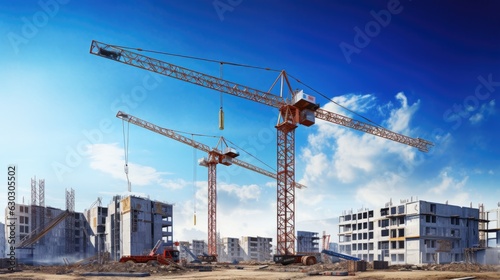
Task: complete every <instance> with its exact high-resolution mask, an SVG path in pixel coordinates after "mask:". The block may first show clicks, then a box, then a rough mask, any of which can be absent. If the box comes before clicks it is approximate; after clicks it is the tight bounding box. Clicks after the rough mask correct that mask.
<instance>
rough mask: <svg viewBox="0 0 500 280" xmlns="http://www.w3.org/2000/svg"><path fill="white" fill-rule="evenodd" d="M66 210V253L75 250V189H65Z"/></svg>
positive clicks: (71, 252)
mask: <svg viewBox="0 0 500 280" xmlns="http://www.w3.org/2000/svg"><path fill="white" fill-rule="evenodd" d="M66 210H67V211H68V212H69V213H70V215H68V216H67V217H66V228H65V242H66V246H65V248H66V254H68V255H69V254H73V253H74V252H75V190H73V189H72V188H70V189H69V191H68V190H67V189H66Z"/></svg>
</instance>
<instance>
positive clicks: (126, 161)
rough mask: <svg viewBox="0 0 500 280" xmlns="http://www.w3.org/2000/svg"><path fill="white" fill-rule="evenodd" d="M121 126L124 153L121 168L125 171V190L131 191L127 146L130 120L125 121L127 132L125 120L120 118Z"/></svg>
mask: <svg viewBox="0 0 500 280" xmlns="http://www.w3.org/2000/svg"><path fill="white" fill-rule="evenodd" d="M122 127H123V150H124V153H125V165H124V166H123V170H124V171H125V176H126V177H127V190H128V192H131V191H132V186H131V184H130V178H129V177H128V146H129V142H130V141H129V132H130V122H127V132H125V120H122Z"/></svg>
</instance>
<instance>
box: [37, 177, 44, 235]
mask: <svg viewBox="0 0 500 280" xmlns="http://www.w3.org/2000/svg"><path fill="white" fill-rule="evenodd" d="M38 206H40V222H39V223H38V224H39V226H40V227H43V226H45V179H40V180H38ZM38 242H39V243H40V244H44V238H41V239H40V240H39V241H38Z"/></svg>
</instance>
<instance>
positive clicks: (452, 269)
mask: <svg viewBox="0 0 500 280" xmlns="http://www.w3.org/2000/svg"><path fill="white" fill-rule="evenodd" d="M3 272H5V270H4V271H3ZM90 272H92V273H97V272H100V273H101V274H106V273H108V274H111V273H124V274H123V275H120V276H102V275H101V276H88V275H85V273H90ZM131 272H132V273H147V274H149V275H150V276H147V277H130V275H128V273H131ZM337 272H347V264H346V262H341V263H336V264H316V265H313V266H302V265H288V266H282V265H276V264H274V263H240V264H237V265H234V264H221V263H219V264H204V265H197V266H192V265H186V266H185V267H181V266H176V265H168V266H166V265H158V264H156V263H152V264H133V263H132V264H131V263H118V262H110V263H107V264H104V265H98V264H86V265H65V266H22V265H20V266H19V267H18V270H17V271H16V272H14V273H3V274H0V279H15V280H27V279H35V280H45V279H47V280H49V279H56V280H83V279H95V280H101V279H102V280H104V279H106V280H108V279H109V280H115V279H172V280H186V279H201V280H216V279H217V280H219V279H228V280H229V279H240V280H244V279H262V280H264V279H271V280H285V279H290V280H292V279H304V280H310V279H318V280H320V279H386V280H389V279H455V278H463V277H475V278H469V279H500V266H481V265H474V264H447V265H425V266H418V267H417V266H392V267H390V268H389V269H384V270H373V269H372V268H371V267H370V265H368V269H367V270H366V271H363V272H355V273H354V275H351V276H324V275H319V274H322V273H323V274H330V275H331V274H332V273H333V274H335V273H337ZM0 273H2V272H0ZM115 275H116V274H115Z"/></svg>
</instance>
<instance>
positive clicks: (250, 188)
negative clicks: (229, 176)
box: [218, 184, 260, 201]
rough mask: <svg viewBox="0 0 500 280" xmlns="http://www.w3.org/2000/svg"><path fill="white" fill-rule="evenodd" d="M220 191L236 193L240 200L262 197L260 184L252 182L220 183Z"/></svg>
mask: <svg viewBox="0 0 500 280" xmlns="http://www.w3.org/2000/svg"><path fill="white" fill-rule="evenodd" d="M218 189H219V191H224V192H227V193H229V194H232V195H235V196H236V197H238V199H239V200H240V201H246V200H250V199H254V200H256V199H258V198H259V197H260V188H259V186H257V185H255V184H252V185H246V186H239V185H236V184H220V185H219V186H218Z"/></svg>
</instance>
